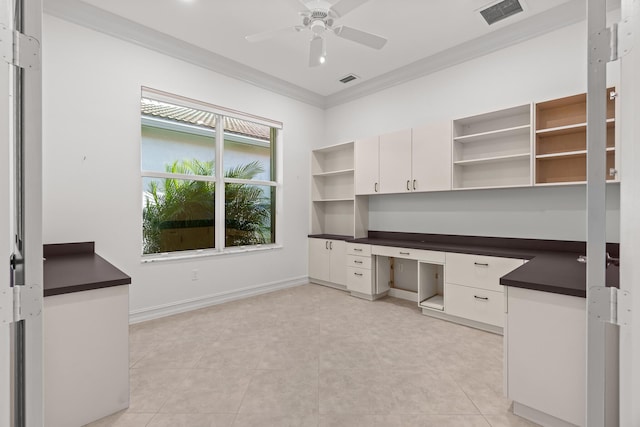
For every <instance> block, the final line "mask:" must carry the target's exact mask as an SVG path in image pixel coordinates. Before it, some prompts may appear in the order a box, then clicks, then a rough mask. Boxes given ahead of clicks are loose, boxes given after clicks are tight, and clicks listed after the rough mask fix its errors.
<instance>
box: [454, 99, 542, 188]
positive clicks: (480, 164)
mask: <svg viewBox="0 0 640 427" xmlns="http://www.w3.org/2000/svg"><path fill="white" fill-rule="evenodd" d="M531 151H532V150H531V105H530V104H526V105H520V106H517V107H513V108H508V109H504V110H500V111H495V112H492V113H485V114H480V115H477V116H471V117H466V118H462V119H458V120H454V121H453V144H452V161H453V171H452V174H453V177H452V178H453V189H458V190H459V189H472V188H498V187H521V186H529V185H531V184H532V182H531Z"/></svg>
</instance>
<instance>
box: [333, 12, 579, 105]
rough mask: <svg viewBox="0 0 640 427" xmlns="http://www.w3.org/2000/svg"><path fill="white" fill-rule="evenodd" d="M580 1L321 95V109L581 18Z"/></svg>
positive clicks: (424, 74)
mask: <svg viewBox="0 0 640 427" xmlns="http://www.w3.org/2000/svg"><path fill="white" fill-rule="evenodd" d="M585 17H586V4H585V2H584V0H572V1H570V2H567V3H564V4H562V5H560V6H556V7H555V8H553V9H549V10H547V11H545V12H542V13H539V14H537V15H534V16H532V17H531V18H529V19H525V20H522V21H519V22H517V23H515V24H511V25H509V26H506V27H503V28H501V29H499V30H496V31H493V32H491V33H488V34H485V35H484V36H481V37H478V38H476V39H473V40H470V41H468V42H464V43H461V44H459V45H456V46H453V47H452V48H450V49H447V50H444V51H441V52H438V53H436V54H433V55H431V56H428V57H425V58H422V59H419V60H418V61H415V62H413V63H411V64H409V65H406V66H404V67H400V68H396V69H395V70H392V71H389V72H388V73H385V74H382V75H380V76H378V77H374V78H372V79H370V80H367V81H364V82H362V83H360V84H358V85H357V86H353V87H350V88H347V89H344V90H342V91H340V92H337V93H335V94H332V95H329V96H327V97H326V98H325V108H331V107H335V106H338V105H341V104H345V103H347V102H350V101H353V100H356V99H358V98H362V97H364V96H368V95H371V94H374V93H376V92H380V91H382V90H384V89H388V88H390V87H392V86H396V85H399V84H402V83H406V82H409V81H411V80H415V79H417V78H420V77H424V76H426V75H429V74H432V73H435V72H437V71H440V70H443V69H445V68H449V67H452V66H454V65H458V64H461V63H463V62H466V61H469V60H471V59H474V58H478V57H481V56H484V55H487V54H489V53H492V52H495V51H497V50H500V49H504V48H506V47H509V46H512V45H515V44H518V43H521V42H523V41H525V40H529V39H532V38H534V37H537V36H540V35H542V34H545V33H548V32H551V31H553V30H557V29H559V28H562V27H565V26H568V25H571V24H575V23H578V22H580V21H583V20H584V19H585Z"/></svg>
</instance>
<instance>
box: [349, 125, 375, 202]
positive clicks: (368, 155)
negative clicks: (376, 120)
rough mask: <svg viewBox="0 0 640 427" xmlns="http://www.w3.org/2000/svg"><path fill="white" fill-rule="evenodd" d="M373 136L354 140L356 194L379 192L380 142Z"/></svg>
mask: <svg viewBox="0 0 640 427" xmlns="http://www.w3.org/2000/svg"><path fill="white" fill-rule="evenodd" d="M379 140H380V139H379V138H378V137H377V136H374V137H372V138H367V139H359V140H357V141H356V142H355V149H354V152H355V168H356V171H355V190H356V194H377V193H379V192H380V152H379V150H380V144H379Z"/></svg>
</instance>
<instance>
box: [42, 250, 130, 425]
mask: <svg viewBox="0 0 640 427" xmlns="http://www.w3.org/2000/svg"><path fill="white" fill-rule="evenodd" d="M43 255H44V258H45V260H44V296H45V298H44V387H45V389H44V395H45V425H46V426H47V427H70V426H82V425H85V424H87V423H90V422H92V421H95V420H97V419H100V418H102V417H105V416H107V415H110V414H112V413H114V412H117V411H119V410H121V409H125V408H127V407H128V406H129V286H128V285H129V284H130V283H131V278H130V277H129V276H127V275H126V274H124V273H123V272H122V271H120V270H119V269H118V268H116V267H115V266H113V265H112V264H110V263H109V262H108V261H106V260H105V259H104V258H102V257H100V256H99V255H97V254H95V252H94V243H93V242H84V243H65V244H53V245H44V251H43Z"/></svg>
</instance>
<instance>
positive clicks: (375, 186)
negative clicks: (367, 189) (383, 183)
mask: <svg viewBox="0 0 640 427" xmlns="http://www.w3.org/2000/svg"><path fill="white" fill-rule="evenodd" d="M373 190H374V191H375V192H376V193H377V192H378V183H377V182H376V183H375V184H373Z"/></svg>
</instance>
